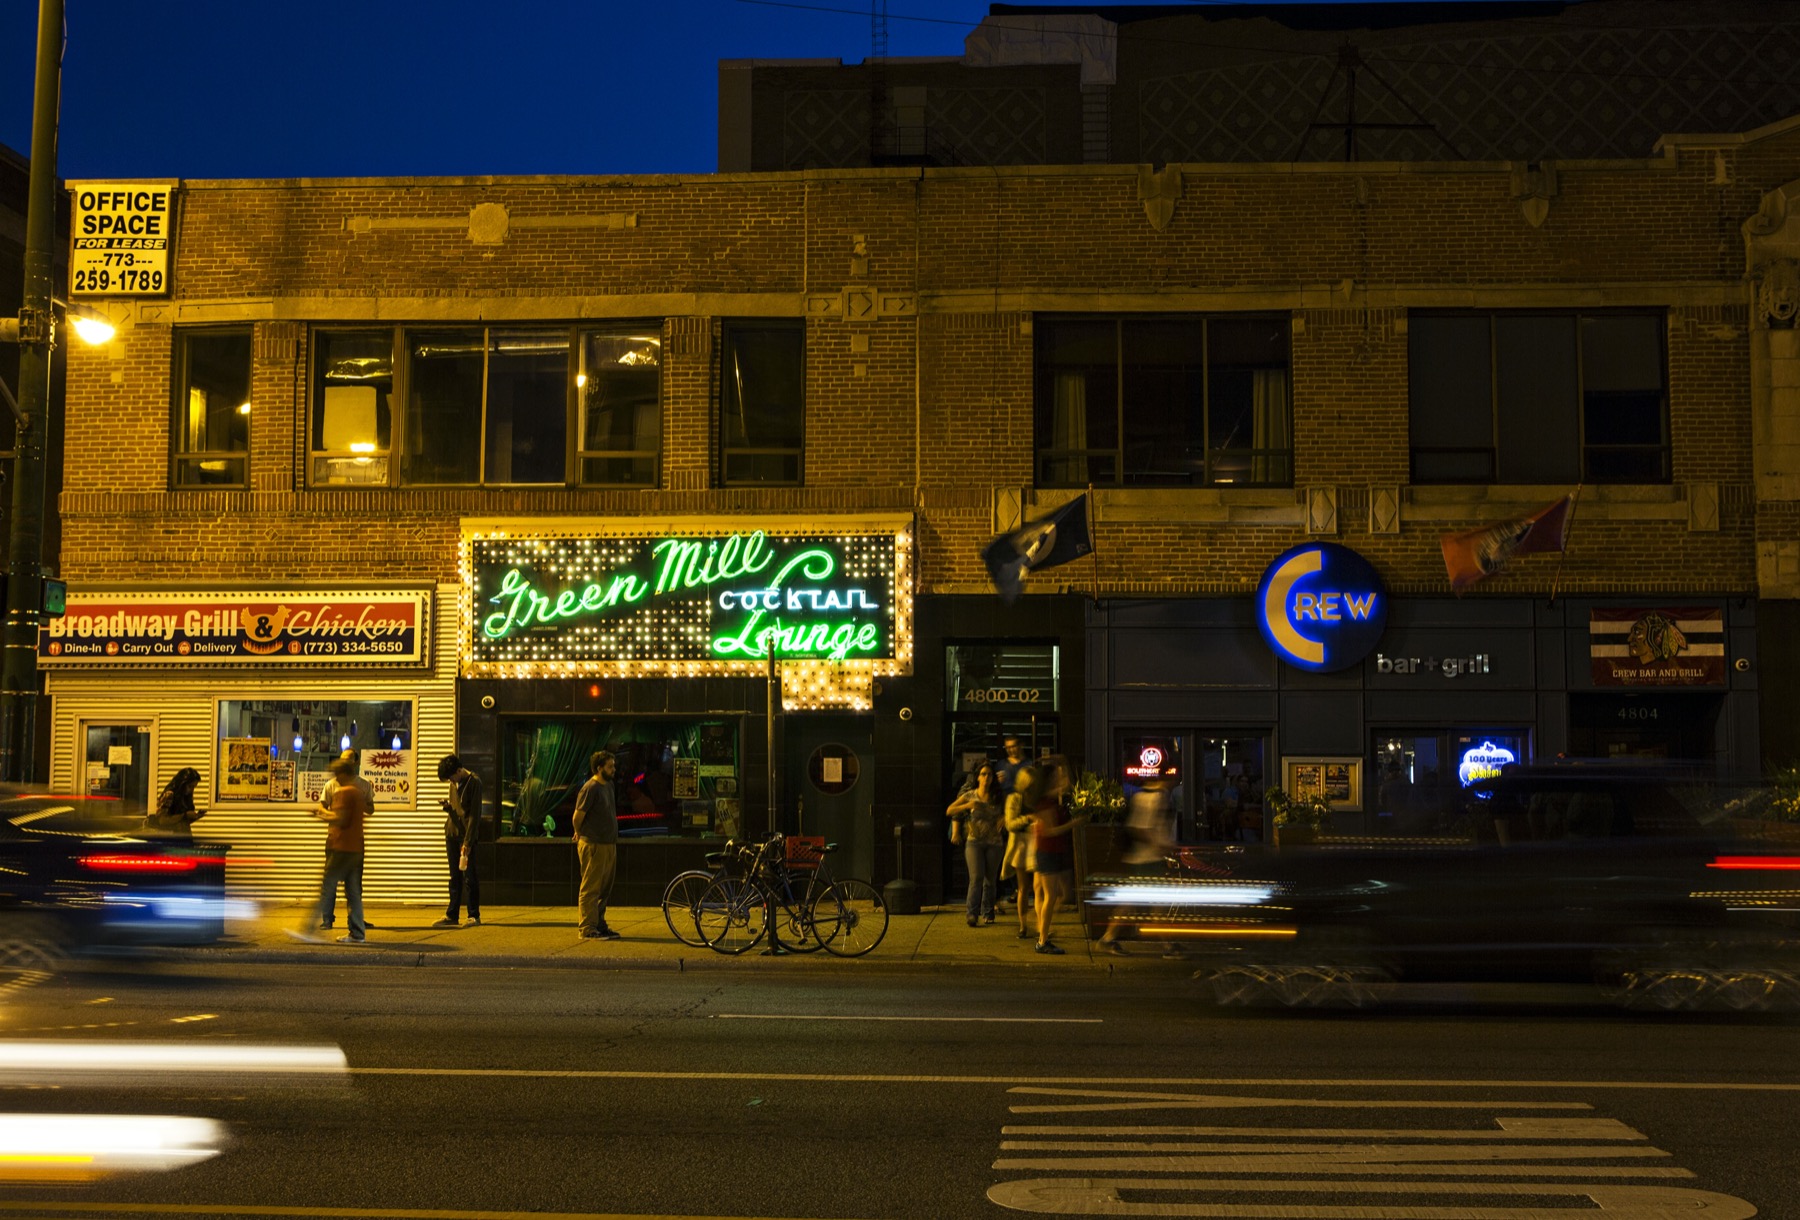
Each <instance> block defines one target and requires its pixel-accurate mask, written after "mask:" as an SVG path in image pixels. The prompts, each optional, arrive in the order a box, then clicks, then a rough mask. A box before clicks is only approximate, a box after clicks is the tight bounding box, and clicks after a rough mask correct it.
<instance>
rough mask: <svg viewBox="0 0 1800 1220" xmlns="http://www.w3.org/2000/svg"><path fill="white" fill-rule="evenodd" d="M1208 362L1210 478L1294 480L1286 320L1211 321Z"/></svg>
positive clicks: (1239, 481) (1224, 480)
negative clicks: (1291, 457) (1289, 412)
mask: <svg viewBox="0 0 1800 1220" xmlns="http://www.w3.org/2000/svg"><path fill="white" fill-rule="evenodd" d="M1206 363H1207V391H1206V437H1207V446H1208V449H1209V450H1210V453H1209V454H1208V464H1207V481H1208V482H1211V483H1236V484H1243V483H1248V484H1262V485H1270V484H1286V483H1290V482H1292V481H1293V474H1292V469H1291V465H1290V460H1289V459H1290V455H1291V453H1292V450H1293V443H1294V441H1293V428H1292V426H1291V424H1290V422H1289V414H1288V321H1287V319H1285V318H1214V319H1211V320H1210V321H1208V322H1207V324H1206Z"/></svg>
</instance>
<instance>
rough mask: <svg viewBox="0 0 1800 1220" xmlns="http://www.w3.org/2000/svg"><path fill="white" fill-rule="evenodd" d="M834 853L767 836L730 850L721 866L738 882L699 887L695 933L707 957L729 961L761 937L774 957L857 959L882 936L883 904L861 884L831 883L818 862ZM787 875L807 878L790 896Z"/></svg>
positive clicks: (825, 846)
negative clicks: (733, 868)
mask: <svg viewBox="0 0 1800 1220" xmlns="http://www.w3.org/2000/svg"><path fill="white" fill-rule="evenodd" d="M836 850H837V844H835V843H825V842H823V841H822V840H818V839H804V838H799V837H794V838H789V837H787V836H784V835H781V834H773V835H770V836H769V837H768V838H767V839H765V840H764V841H763V842H762V843H760V844H757V845H756V846H754V847H752V846H749V845H745V846H743V847H740V848H738V849H737V851H736V853H735V854H736V857H737V859H736V860H735V861H733V860H731V859H730V856H729V854H726V855H725V856H724V862H725V863H737V864H740V865H741V866H742V875H739V876H733V875H731V874H730V873H729V872H726V873H724V874H721V875H720V876H719V877H717V878H716V879H715V880H714V881H713V883H712V884H711V885H710V886H708V887H707V889H706V892H705V893H703V894H702V895H701V897H700V899H699V901H698V902H697V903H696V905H695V908H694V924H695V928H696V930H697V931H698V933H699V934H700V936H701V937H702V938H703V939H704V940H705V942H706V944H707V945H708V946H709V947H710V948H712V949H713V950H714V951H715V952H718V953H724V954H728V955H734V956H735V955H737V954H740V953H745V952H747V951H749V950H750V949H752V948H754V947H755V946H756V945H758V944H760V943H761V942H762V940H763V938H764V937H765V936H767V937H769V938H770V941H771V949H770V951H771V952H775V953H780V952H784V951H793V952H800V953H810V952H812V951H814V950H816V949H824V950H825V951H826V952H827V953H830V954H832V955H833V956H835V957H861V956H862V955H863V954H865V953H868V952H869V951H870V950H872V949H874V948H875V946H876V945H879V944H880V943H881V941H882V938H883V937H884V936H886V935H887V925H888V910H887V904H886V903H885V902H883V901H882V898H881V894H880V892H879V891H877V890H876V889H875V887H874V886H872V885H870V884H869V883H868V882H867V881H860V880H856V879H853V878H846V879H844V880H841V881H834V880H832V879H831V877H830V876H829V875H828V873H827V870H826V867H825V857H826V856H828V855H830V854H831V853H832V852H835V851H836ZM795 872H804V873H806V875H807V876H806V884H805V885H804V886H803V887H802V888H801V889H800V890H799V891H798V892H796V889H795V884H794V883H795V880H796V878H795V876H794V874H795ZM784 933H785V935H784Z"/></svg>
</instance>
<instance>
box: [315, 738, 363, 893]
mask: <svg viewBox="0 0 1800 1220" xmlns="http://www.w3.org/2000/svg"><path fill="white" fill-rule="evenodd" d="M338 758H339V759H340V760H341V761H343V762H347V763H349V764H350V782H351V783H353V784H355V785H356V787H357V789H358V790H359V791H361V793H362V794H363V816H364V817H365V818H367V817H371V816H373V815H374V813H375V786H374V785H373V784H371V783H369V781H368V780H366V779H364V778H363V777H362V759H361V758H360V757H358V755H357V753H356V751H355V750H345V751H344V752H343V753H342V754H340V755H338ZM337 790H338V777H337V772H335V771H333V772H332V773H331V778H330V779H328V780H326V781H325V789H324V791H322V792H320V793H319V807H320V808H321V809H326V810H329V809H330V808H331V798H332V797H333V796H335V795H337ZM325 855H326V856H327V857H328V858H329V857H330V855H331V837H330V835H329V834H327V835H326V839H325ZM356 884H357V886H358V888H360V887H361V886H362V877H361V876H360V875H359V876H358V877H357V878H356ZM336 922H337V887H336V886H333V887H332V890H331V897H330V899H329V900H327V902H326V904H325V918H324V919H323V920H322V921H321V922H320V923H319V926H320V927H321V928H329V927H331V926H332V925H333V924H335V923H336ZM363 926H364V927H368V928H372V927H374V926H375V925H374V924H372V923H369V922H368V921H367V920H364V921H363Z"/></svg>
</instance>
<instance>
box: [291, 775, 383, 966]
mask: <svg viewBox="0 0 1800 1220" xmlns="http://www.w3.org/2000/svg"><path fill="white" fill-rule="evenodd" d="M331 775H332V778H333V779H334V780H335V781H337V786H336V788H335V790H334V791H333V792H332V794H331V805H330V806H329V807H327V806H324V805H321V806H319V807H318V808H316V809H314V810H313V816H314V817H315V818H318V819H319V820H320V821H322V822H324V823H325V824H326V825H327V826H328V827H329V828H330V829H329V830H327V831H326V838H325V874H324V876H322V877H320V878H319V899H318V902H317V903H315V904H314V906H313V911H312V917H311V918H310V919H309V920H308V921H307V923H306V925H305V926H304V927H303V928H302V929H300V930H298V931H295V932H292V933H290V935H292V936H293V937H294V938H295V939H296V940H313V939H315V938H314V936H313V934H312V929H313V928H315V927H317V926H318V925H319V924H321V923H322V922H324V919H325V916H326V912H327V911H329V910H330V909H331V904H332V903H333V902H334V901H335V899H336V896H337V887H338V885H339V884H340V883H341V884H342V885H343V887H344V906H345V908H346V909H347V910H348V911H349V915H350V933H349V935H347V936H340V937H338V943H339V944H346V945H360V944H362V943H363V942H364V932H365V929H366V927H367V925H365V924H364V923H363V909H362V871H363V823H364V821H365V820H366V819H367V818H368V816H369V809H368V805H367V803H366V802H365V801H364V800H363V794H362V789H360V788H358V787H357V786H356V784H355V783H353V782H352V781H353V780H354V779H355V778H356V776H355V770H354V768H353V767H352V766H351V764H350V762H349V760H348V759H345V758H341V757H340V758H336V759H333V760H332V763H331Z"/></svg>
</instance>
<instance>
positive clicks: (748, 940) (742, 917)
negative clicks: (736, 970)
mask: <svg viewBox="0 0 1800 1220" xmlns="http://www.w3.org/2000/svg"><path fill="white" fill-rule="evenodd" d="M764 903H765V896H764V894H763V892H762V887H761V886H759V885H757V884H756V882H754V881H748V880H745V879H744V878H742V877H718V878H715V879H714V881H713V883H712V884H711V885H709V886H707V887H706V892H705V893H703V894H701V895H700V901H699V903H697V904H696V905H695V907H694V926H695V928H696V929H698V931H699V933H700V937H701V939H703V940H704V941H705V942H706V944H707V946H708V947H709V948H711V949H712V950H714V951H715V952H718V953H724V954H728V955H731V956H736V955H737V954H739V953H742V952H744V951H745V950H747V949H749V948H750V947H751V946H753V945H755V944H756V943H757V942H758V941H760V940H761V939H762V938H763V933H765V932H767V931H768V930H769V929H768V925H767V921H766V919H765V916H766V914H767V911H766V907H765V905H764Z"/></svg>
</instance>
